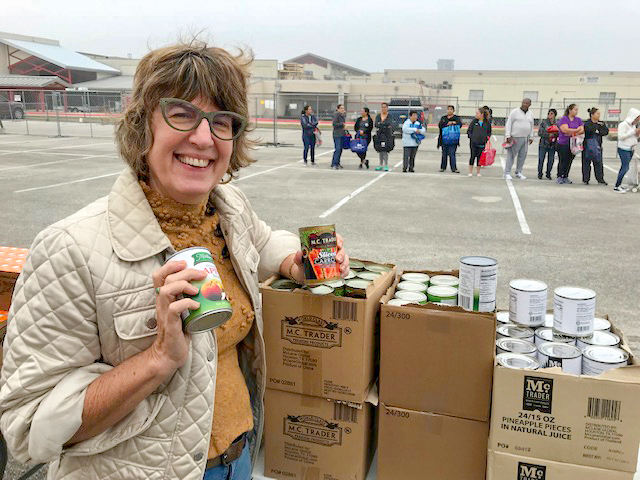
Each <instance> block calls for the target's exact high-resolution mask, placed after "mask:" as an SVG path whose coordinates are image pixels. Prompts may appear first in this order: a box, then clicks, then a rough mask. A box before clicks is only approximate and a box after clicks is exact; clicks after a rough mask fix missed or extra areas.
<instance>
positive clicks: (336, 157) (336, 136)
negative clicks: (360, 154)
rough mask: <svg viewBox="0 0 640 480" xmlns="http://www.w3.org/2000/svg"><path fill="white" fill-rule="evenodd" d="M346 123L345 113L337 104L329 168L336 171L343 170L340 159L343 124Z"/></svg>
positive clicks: (340, 105)
mask: <svg viewBox="0 0 640 480" xmlns="http://www.w3.org/2000/svg"><path fill="white" fill-rule="evenodd" d="M346 121H347V112H346V110H345V108H344V105H342V104H341V103H339V104H338V107H337V108H336V113H335V114H334V115H333V122H332V123H333V146H334V148H335V150H334V151H333V159H332V160H331V168H333V169H334V170H338V169H339V168H344V167H343V166H342V165H340V158H341V157H342V137H343V136H344V132H345V130H344V124H345V122H346Z"/></svg>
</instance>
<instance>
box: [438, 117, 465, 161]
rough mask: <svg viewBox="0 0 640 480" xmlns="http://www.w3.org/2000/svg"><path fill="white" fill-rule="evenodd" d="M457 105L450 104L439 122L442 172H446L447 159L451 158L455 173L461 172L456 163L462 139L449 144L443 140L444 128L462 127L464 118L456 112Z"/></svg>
mask: <svg viewBox="0 0 640 480" xmlns="http://www.w3.org/2000/svg"><path fill="white" fill-rule="evenodd" d="M455 111H456V109H455V107H454V106H453V105H449V106H448V107H447V114H446V115H443V116H442V118H441V119H440V123H438V128H439V129H440V134H439V135H438V146H437V148H440V147H442V161H441V162H440V172H444V171H445V170H446V169H447V159H449V164H450V165H451V171H452V172H453V173H460V170H458V168H457V165H456V150H457V149H458V147H459V146H460V139H459V138H458V141H457V142H456V143H451V144H447V143H444V142H443V141H442V130H443V129H444V128H445V127H451V126H454V125H458V126H459V127H462V120H461V119H460V117H459V116H458V115H456V114H455Z"/></svg>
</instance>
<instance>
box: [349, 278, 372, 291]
mask: <svg viewBox="0 0 640 480" xmlns="http://www.w3.org/2000/svg"><path fill="white" fill-rule="evenodd" d="M344 284H345V285H346V286H347V287H349V288H357V289H362V290H365V289H366V288H367V287H368V286H369V285H371V282H370V281H368V280H364V279H362V278H352V279H350V280H347V281H346V282H344Z"/></svg>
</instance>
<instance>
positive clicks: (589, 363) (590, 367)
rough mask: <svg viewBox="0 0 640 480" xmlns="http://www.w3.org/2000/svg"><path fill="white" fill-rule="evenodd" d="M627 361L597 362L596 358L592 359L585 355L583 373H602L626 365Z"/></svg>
mask: <svg viewBox="0 0 640 480" xmlns="http://www.w3.org/2000/svg"><path fill="white" fill-rule="evenodd" d="M626 366H627V362H626V361H624V362H620V363H603V362H596V361H595V360H591V359H590V358H587V357H583V358H582V374H583V375H600V374H601V373H604V372H606V371H607V370H613V369H614V368H620V367H626Z"/></svg>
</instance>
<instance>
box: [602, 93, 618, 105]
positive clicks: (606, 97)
mask: <svg viewBox="0 0 640 480" xmlns="http://www.w3.org/2000/svg"><path fill="white" fill-rule="evenodd" d="M615 101H616V92H600V102H599V103H613V102H615Z"/></svg>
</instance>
